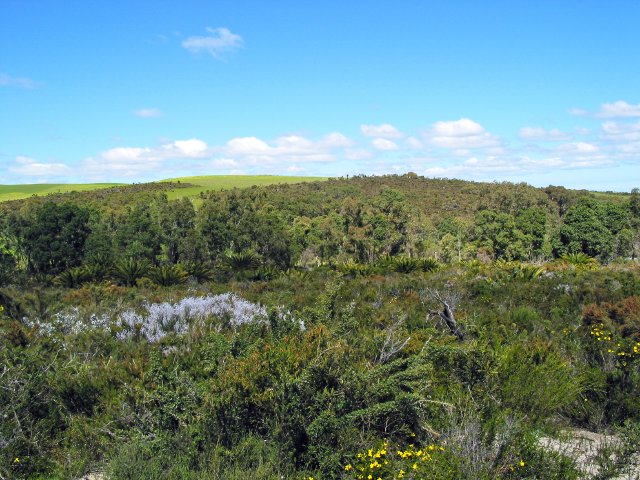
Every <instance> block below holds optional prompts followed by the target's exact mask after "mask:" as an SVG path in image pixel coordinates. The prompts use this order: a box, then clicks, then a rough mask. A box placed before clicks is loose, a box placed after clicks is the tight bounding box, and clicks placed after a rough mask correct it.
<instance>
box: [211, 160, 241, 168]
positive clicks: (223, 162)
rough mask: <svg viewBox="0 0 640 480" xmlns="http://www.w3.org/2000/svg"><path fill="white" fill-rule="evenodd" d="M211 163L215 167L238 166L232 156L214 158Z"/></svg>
mask: <svg viewBox="0 0 640 480" xmlns="http://www.w3.org/2000/svg"><path fill="white" fill-rule="evenodd" d="M212 165H213V166H214V167H217V168H237V167H239V166H240V164H239V163H238V162H236V161H235V160H234V159H233V158H216V159H215V160H214V161H213V162H212Z"/></svg>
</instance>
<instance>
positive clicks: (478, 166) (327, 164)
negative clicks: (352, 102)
mask: <svg viewBox="0 0 640 480" xmlns="http://www.w3.org/2000/svg"><path fill="white" fill-rule="evenodd" d="M636 107H638V106H634V105H632V104H629V103H627V102H623V101H618V102H614V103H610V104H603V105H602V106H601V108H600V109H599V110H598V111H596V112H593V113H591V114H590V115H592V116H593V117H597V118H598V119H600V123H599V125H598V128H596V129H587V128H583V127H576V128H575V129H573V130H572V131H561V130H559V129H557V128H554V127H553V126H551V127H543V126H538V125H528V126H522V127H520V128H519V129H518V130H517V132H515V133H514V135H513V137H512V138H508V139H506V138H503V137H501V136H499V135H496V134H494V133H493V132H491V131H489V130H488V129H487V128H485V127H484V126H483V125H482V124H481V123H480V122H478V121H476V120H474V119H471V118H459V119H456V120H439V121H435V122H432V123H431V125H430V126H429V127H427V128H422V129H414V130H413V131H410V132H405V131H402V130H401V129H400V128H398V127H397V126H396V125H393V124H392V123H381V124H362V125H360V126H359V128H357V129H356V128H354V132H356V133H355V134H354V135H353V136H347V135H346V134H344V133H342V132H337V131H334V132H328V133H326V134H324V135H321V136H320V137H317V138H313V137H311V136H309V135H302V134H295V133H294V134H283V135H280V136H277V137H275V138H272V139H264V138H260V137H257V136H244V137H234V138H230V139H229V140H227V141H226V142H224V143H222V144H210V143H209V142H207V141H206V140H204V139H201V138H195V137H194V138H187V139H178V140H173V141H164V142H160V143H158V144H157V145H149V146H118V147H114V148H111V149H108V150H105V151H102V152H99V153H97V154H94V155H90V156H87V157H85V158H82V159H80V160H79V161H77V162H64V161H61V160H58V159H53V160H40V159H34V158H32V157H30V156H29V155H27V154H25V155H20V156H18V157H16V158H15V159H14V160H13V162H11V163H10V164H9V165H8V168H7V170H8V172H9V176H10V179H11V180H14V181H15V182H20V183H30V182H32V181H37V182H43V181H50V182H60V181H63V180H65V179H71V178H72V179H73V180H74V181H85V182H86V181H92V182H93V181H148V180H158V179H161V178H167V177H173V176H187V175H195V174H238V173H244V174H291V173H296V174H305V175H318V174H320V175H327V172H334V173H332V175H335V176H339V175H345V174H361V173H364V174H384V173H402V172H407V171H413V172H416V173H418V174H421V175H425V176H431V177H449V178H463V179H468V180H500V179H503V178H504V177H507V176H509V175H513V174H519V175H526V174H534V175H538V174H545V173H549V172H553V171H558V170H582V171H586V170H590V169H594V168H604V167H607V168H613V167H615V166H619V165H634V164H637V163H639V162H638V158H639V157H640V120H637V119H636V114H635V113H634V112H635V109H636ZM158 112H160V111H159V110H158V111H156V109H142V110H140V111H138V113H137V114H138V116H141V117H143V118H149V117H156V116H158V115H160V114H161V113H158ZM603 112H605V113H603ZM549 183H552V182H551V181H550V182H549Z"/></svg>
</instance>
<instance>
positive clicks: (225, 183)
mask: <svg viewBox="0 0 640 480" xmlns="http://www.w3.org/2000/svg"><path fill="white" fill-rule="evenodd" d="M327 178H328V177H298V176H278V175H202V176H193V177H178V178H167V179H165V180H159V181H158V182H145V183H164V182H175V183H178V182H179V183H189V184H192V186H189V187H187V188H181V189H175V190H169V191H168V192H167V194H168V197H169V198H170V199H174V198H182V197H190V198H193V197H197V196H198V195H199V194H200V192H203V191H206V190H221V189H225V190H226V189H230V188H246V187H251V186H253V185H257V186H262V185H272V184H274V183H300V182H312V181H318V180H326V179H327ZM123 185H128V184H126V183H41V184H19V185H0V202H6V201H10V200H21V199H24V198H29V197H32V196H34V195H35V196H45V195H51V194H59V193H68V192H88V191H93V190H99V189H103V188H109V187H117V186H123Z"/></svg>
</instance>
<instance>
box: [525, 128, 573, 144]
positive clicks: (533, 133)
mask: <svg viewBox="0 0 640 480" xmlns="http://www.w3.org/2000/svg"><path fill="white" fill-rule="evenodd" d="M518 136H519V137H520V138H523V139H525V140H539V141H541V142H559V141H566V140H570V139H571V135H569V134H567V133H564V132H561V131H560V130H558V129H557V128H552V129H551V130H546V129H544V128H542V127H523V128H521V129H520V132H518Z"/></svg>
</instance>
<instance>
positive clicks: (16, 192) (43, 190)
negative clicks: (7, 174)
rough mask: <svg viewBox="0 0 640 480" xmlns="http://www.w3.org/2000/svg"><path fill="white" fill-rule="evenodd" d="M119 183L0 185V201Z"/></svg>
mask: <svg viewBox="0 0 640 480" xmlns="http://www.w3.org/2000/svg"><path fill="white" fill-rule="evenodd" d="M117 185H122V184H121V183H38V184H27V185H0V202H6V201H8V200H19V199H21V198H28V197H31V196H33V195H49V194H52V193H67V192H87V191H91V190H98V189H100V188H108V187H113V186H117Z"/></svg>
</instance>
